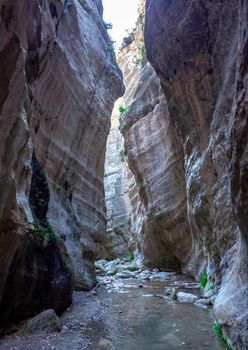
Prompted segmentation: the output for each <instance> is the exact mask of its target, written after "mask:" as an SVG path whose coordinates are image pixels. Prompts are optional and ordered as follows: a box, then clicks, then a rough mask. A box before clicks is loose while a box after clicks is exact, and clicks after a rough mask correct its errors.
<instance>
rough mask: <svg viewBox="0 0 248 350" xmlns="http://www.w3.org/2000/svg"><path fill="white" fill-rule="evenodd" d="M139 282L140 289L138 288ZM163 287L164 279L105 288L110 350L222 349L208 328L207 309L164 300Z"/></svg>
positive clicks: (209, 316) (116, 284) (121, 282)
mask: <svg viewBox="0 0 248 350" xmlns="http://www.w3.org/2000/svg"><path fill="white" fill-rule="evenodd" d="M140 283H142V285H143V288H139V287H138V285H139V284H140ZM167 283H169V282H167ZM164 287H165V282H164V281H163V282H162V281H149V282H144V281H142V282H141V281H137V280H122V281H117V282H116V283H115V291H109V296H108V297H109V308H108V311H107V314H108V317H107V319H108V333H109V337H110V339H111V342H112V345H113V349H118V350H174V349H187V350H191V349H192V350H203V349H205V350H207V349H209V350H210V349H211V350H218V349H224V347H223V346H222V345H221V344H220V343H219V341H218V339H217V338H216V336H215V334H214V332H213V330H212V322H213V320H212V318H211V311H209V310H204V309H199V308H197V307H195V306H194V305H193V304H188V303H177V302H174V301H169V300H166V299H165V298H164V297H163V293H164ZM116 290H118V292H116ZM181 290H183V289H181ZM187 291H188V292H192V290H187ZM193 292H194V293H196V291H195V290H194V291H193ZM154 295H155V296H154Z"/></svg>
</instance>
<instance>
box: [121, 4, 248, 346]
mask: <svg viewBox="0 0 248 350" xmlns="http://www.w3.org/2000/svg"><path fill="white" fill-rule="evenodd" d="M141 3H142V4H144V1H143V2H141ZM247 20H248V4H247V2H246V1H233V2H229V1H215V2H212V1H207V0H205V1H200V0H199V1H198V0H197V1H196V0H190V1H186V0H183V1H181V0H180V1H179V0H176V1H169V0H166V1H164V0H158V1H152V0H148V1H147V3H146V24H145V46H146V54H147V59H148V61H149V62H150V63H148V62H146V59H145V57H143V60H142V65H141V67H140V70H139V74H138V76H136V81H135V83H134V82H133V81H132V80H131V79H129V80H127V86H126V93H125V95H124V100H125V104H126V108H127V110H126V112H125V113H124V115H123V118H122V122H121V132H122V134H123V137H124V146H125V147H124V148H125V153H126V154H127V157H128V165H129V168H130V169H131V171H132V174H133V177H131V178H130V179H131V180H130V179H129V196H130V201H131V204H132V210H131V212H130V221H129V229H130V234H131V236H132V240H133V241H135V244H136V248H137V251H138V252H139V253H140V255H141V257H142V260H143V262H144V263H145V265H147V266H150V267H159V268H161V269H166V270H177V271H182V272H183V273H187V274H189V275H192V276H195V277H196V278H199V279H200V275H201V273H202V272H206V273H207V276H208V281H207V285H206V287H205V290H204V293H205V295H206V296H211V295H215V296H217V297H216V300H215V305H214V314H215V317H216V320H217V322H218V323H219V324H220V325H221V326H222V328H223V331H224V336H226V337H228V338H230V339H231V341H232V343H233V346H234V348H235V349H236V348H237V349H247V347H248V336H247V334H248V333H247V324H248V308H247V303H248V292H247V290H248V289H247V287H248V282H247V281H248V279H247V273H248V268H247V266H248V265H247V263H248V260H247V258H248V256H247V232H248V224H247V211H248V208H247V203H248V191H247V178H248V176H247V174H248V166H247V164H248V162H247V159H248V158H247V140H248V137H247V135H248V133H247V132H248V117H247V87H248V86H247V84H248V83H247V82H248V80H247V79H248V78H247V77H248V75H247V73H248V71H247V61H248V51H247V47H248V44H247V43H248V31H247V23H248V21H247ZM134 41H136V43H135V44H134V43H131V44H130V43H129V45H128V48H127V50H132V45H136V46H137V45H139V42H140V41H139V39H138V36H137V35H136V36H135V38H134ZM121 55H123V57H124V58H123V62H124V65H123V62H122V65H121V67H122V70H123V72H124V76H125V74H126V73H125V69H123V67H125V54H124V52H123V51H122V53H121ZM138 63H139V62H138ZM132 69H135V68H132ZM128 91H132V94H131V97H132V98H131V99H130V98H129V95H128Z"/></svg>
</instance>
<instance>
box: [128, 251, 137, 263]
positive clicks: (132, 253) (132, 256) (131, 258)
mask: <svg viewBox="0 0 248 350" xmlns="http://www.w3.org/2000/svg"><path fill="white" fill-rule="evenodd" d="M128 258H129V260H131V261H133V260H134V259H135V255H134V252H130V253H129V255H128Z"/></svg>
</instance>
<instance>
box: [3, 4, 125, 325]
mask: <svg viewBox="0 0 248 350" xmlns="http://www.w3.org/2000/svg"><path fill="white" fill-rule="evenodd" d="M0 6H1V8H0V62H1V65H0V76H1V82H0V84H1V88H0V121H1V128H0V140H1V141H0V313H1V323H6V322H9V321H11V320H14V319H17V318H20V317H27V316H31V315H32V313H33V312H35V311H37V310H39V309H42V308H53V309H55V311H56V312H61V311H62V310H63V309H64V307H65V306H66V305H67V304H68V303H69V302H70V299H71V293H72V288H73V274H74V272H73V270H74V271H75V277H76V286H77V287H78V288H83V289H87V288H91V287H92V285H94V283H95V271H94V259H95V258H96V257H97V255H98V253H99V251H100V247H101V242H102V240H103V237H104V234H105V225H106V220H105V205H104V191H103V173H104V157H105V143H106V138H107V134H108V131H109V126H110V114H111V110H112V108H113V104H114V101H115V99H116V98H117V97H119V96H120V95H121V94H122V93H123V85H122V78H121V73H120V71H119V70H118V69H117V66H116V61H115V57H114V56H113V53H112V49H111V45H110V40H109V37H108V34H107V32H106V29H105V27H104V22H103V20H102V11H103V9H102V4H101V1H100V0H97V1H93V0H86V1H78V0H75V1H68V0H66V1H38V0H32V1H18V2H16V1H13V0H4V1H2V3H1V5H0ZM68 253H69V255H68ZM69 256H70V257H69ZM71 260H72V262H73V264H72V263H71ZM72 265H73V266H72Z"/></svg>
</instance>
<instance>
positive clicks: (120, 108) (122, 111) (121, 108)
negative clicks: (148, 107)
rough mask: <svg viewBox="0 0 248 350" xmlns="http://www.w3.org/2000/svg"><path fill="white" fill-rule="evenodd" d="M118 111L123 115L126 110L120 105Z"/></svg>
mask: <svg viewBox="0 0 248 350" xmlns="http://www.w3.org/2000/svg"><path fill="white" fill-rule="evenodd" d="M118 110H119V113H120V115H123V114H124V113H125V112H126V111H127V108H126V107H125V106H124V105H120V106H119V108H118Z"/></svg>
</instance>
